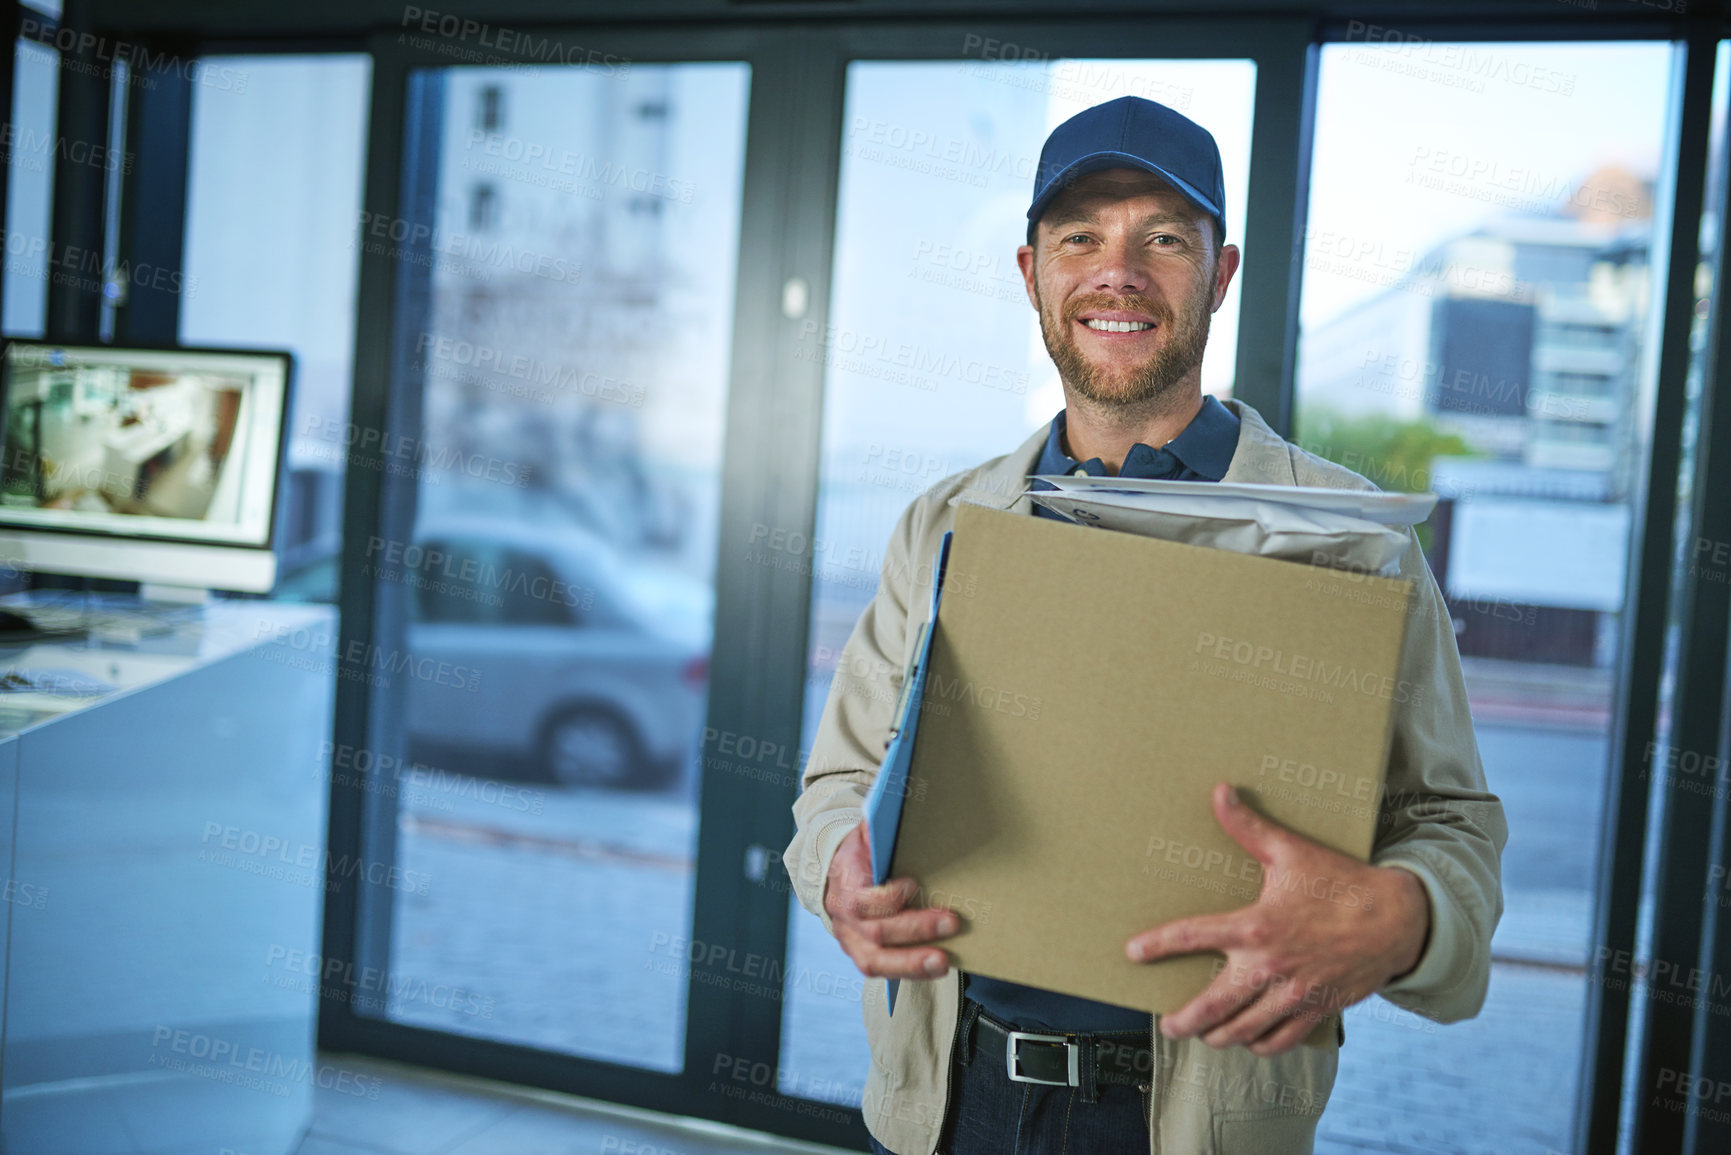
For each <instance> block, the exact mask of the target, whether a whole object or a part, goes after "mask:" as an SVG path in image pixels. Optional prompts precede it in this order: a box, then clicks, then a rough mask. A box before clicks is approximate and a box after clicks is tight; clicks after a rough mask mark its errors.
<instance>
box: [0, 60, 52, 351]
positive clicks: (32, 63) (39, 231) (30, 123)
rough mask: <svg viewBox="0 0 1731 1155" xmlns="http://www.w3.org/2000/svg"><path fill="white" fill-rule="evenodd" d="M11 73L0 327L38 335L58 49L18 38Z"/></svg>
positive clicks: (13, 333) (43, 322)
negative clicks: (3, 311) (3, 302)
mask: <svg viewBox="0 0 1731 1155" xmlns="http://www.w3.org/2000/svg"><path fill="white" fill-rule="evenodd" d="M14 51H15V57H14V60H13V69H14V71H13V73H12V124H11V130H12V140H11V142H10V145H9V147H8V148H7V149H6V166H7V169H8V172H7V176H6V243H5V246H4V253H5V272H4V276H5V297H6V302H5V313H4V316H0V332H4V333H5V335H6V336H8V337H40V336H42V334H43V331H44V329H45V328H46V326H47V324H48V263H49V262H48V256H49V251H48V228H49V219H50V217H51V216H52V214H53V211H54V158H55V157H56V156H58V155H59V152H58V150H57V149H56V148H55V139H56V138H55V124H56V115H57V110H56V101H57V100H58V98H59V93H60V54H59V53H58V52H56V51H54V50H53V49H52V48H44V47H43V46H42V45H40V44H32V43H30V42H29V41H26V40H20V41H18V43H17V47H16V48H15V50H14Z"/></svg>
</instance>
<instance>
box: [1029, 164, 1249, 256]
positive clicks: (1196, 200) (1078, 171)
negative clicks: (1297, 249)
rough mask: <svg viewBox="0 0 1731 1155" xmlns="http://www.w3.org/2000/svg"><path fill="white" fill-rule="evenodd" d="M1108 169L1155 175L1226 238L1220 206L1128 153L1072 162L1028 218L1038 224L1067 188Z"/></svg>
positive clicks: (1046, 189) (1036, 200)
mask: <svg viewBox="0 0 1731 1155" xmlns="http://www.w3.org/2000/svg"><path fill="white" fill-rule="evenodd" d="M1109 168H1138V169H1141V170H1142V171H1143V172H1146V173H1152V174H1153V175H1155V176H1157V177H1159V178H1160V179H1161V180H1163V181H1165V182H1166V183H1167V184H1169V185H1171V186H1172V187H1173V188H1175V189H1177V190H1178V191H1179V193H1181V194H1182V195H1183V197H1184V199H1185V200H1187V201H1189V202H1190V203H1191V204H1193V205H1195V206H1196V207H1197V208H1199V209H1201V210H1202V211H1203V212H1205V213H1207V214H1208V215H1209V216H1211V217H1213V218H1214V224H1215V227H1216V228H1217V229H1219V231H1220V236H1219V239H1220V240H1222V241H1224V240H1225V239H1226V214H1225V213H1223V212H1221V211H1220V206H1219V205H1217V204H1215V203H1214V202H1213V201H1211V200H1209V199H1208V198H1207V197H1206V196H1204V195H1203V194H1202V191H1201V190H1200V189H1198V188H1197V187H1196V186H1195V185H1193V184H1191V183H1190V182H1189V181H1187V180H1183V179H1182V178H1180V177H1176V176H1174V175H1172V174H1171V173H1170V172H1167V171H1166V170H1165V169H1163V168H1161V167H1160V166H1159V165H1157V164H1150V163H1149V162H1147V161H1145V160H1143V159H1142V158H1141V157H1139V156H1132V155H1131V154H1130V153H1127V152H1091V153H1089V154H1088V155H1087V156H1084V157H1081V158H1079V159H1077V160H1073V161H1071V162H1070V163H1069V164H1068V165H1066V166H1065V167H1064V168H1063V170H1062V171H1060V172H1059V173H1058V174H1057V175H1056V176H1054V177H1053V178H1052V179H1051V180H1049V181H1047V182H1046V184H1045V186H1044V187H1042V188H1041V189H1040V191H1039V192H1038V193H1036V194H1035V195H1034V203H1033V204H1031V205H1029V206H1028V219H1029V220H1031V221H1037V220H1039V219H1040V216H1041V214H1042V213H1044V212H1045V211H1046V206H1047V205H1049V204H1051V203H1052V201H1053V199H1054V198H1055V197H1056V196H1057V195H1058V194H1059V193H1061V192H1063V191H1064V190H1065V189H1067V188H1069V187H1070V186H1071V185H1072V184H1074V183H1075V182H1076V181H1077V179H1078V178H1080V177H1084V176H1086V175H1088V174H1089V173H1091V172H1101V171H1103V170H1105V169H1109Z"/></svg>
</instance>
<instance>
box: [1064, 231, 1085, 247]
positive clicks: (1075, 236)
mask: <svg viewBox="0 0 1731 1155" xmlns="http://www.w3.org/2000/svg"><path fill="white" fill-rule="evenodd" d="M1087 239H1088V234H1087V233H1071V234H1070V235H1069V236H1067V237H1065V238H1064V243H1065V244H1069V243H1070V242H1071V241H1086V240H1087Z"/></svg>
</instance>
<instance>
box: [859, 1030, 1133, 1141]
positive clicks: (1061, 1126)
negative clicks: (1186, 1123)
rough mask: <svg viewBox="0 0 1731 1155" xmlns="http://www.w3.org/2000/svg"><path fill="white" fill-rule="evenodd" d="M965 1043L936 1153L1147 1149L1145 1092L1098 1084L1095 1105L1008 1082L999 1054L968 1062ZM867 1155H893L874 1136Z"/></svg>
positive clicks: (1071, 1093)
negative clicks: (870, 1149) (870, 1151)
mask: <svg viewBox="0 0 1731 1155" xmlns="http://www.w3.org/2000/svg"><path fill="white" fill-rule="evenodd" d="M969 1049H970V1048H969V1047H968V1046H967V1044H966V1042H965V1040H964V1041H963V1042H962V1045H959V1046H957V1048H956V1055H955V1058H954V1059H953V1060H952V1069H951V1077H952V1083H951V1087H950V1107H949V1111H948V1112H947V1113H946V1114H945V1116H944V1129H943V1133H942V1136H941V1137H940V1139H939V1141H938V1151H939V1152H940V1153H941V1155H1094V1153H1096V1152H1098V1153H1101V1155H1117V1153H1119V1152H1125V1151H1130V1152H1134V1151H1144V1150H1146V1149H1147V1147H1148V1093H1147V1092H1146V1091H1143V1090H1141V1089H1140V1088H1139V1087H1127V1086H1121V1085H1119V1084H1110V1085H1105V1086H1101V1087H1099V1088H1098V1089H1097V1092H1096V1094H1097V1098H1096V1100H1095V1101H1094V1102H1092V1103H1089V1102H1084V1101H1083V1092H1082V1088H1080V1087H1054V1086H1049V1085H1046V1084H1042V1083H1018V1082H1012V1081H1011V1079H1010V1076H1009V1072H1008V1070H1007V1068H1006V1064H1005V1062H1004V1057H1003V1055H1002V1054H996V1055H992V1054H986V1053H984V1052H981V1053H980V1054H978V1055H974V1056H973V1057H972V1059H971V1061H967V1053H968V1050H969ZM871 1145H872V1152H873V1155H925V1152H911V1151H901V1152H893V1151H890V1150H889V1148H887V1147H885V1146H884V1145H883V1144H881V1143H879V1142H878V1141H877V1139H876V1138H873V1139H872V1141H871Z"/></svg>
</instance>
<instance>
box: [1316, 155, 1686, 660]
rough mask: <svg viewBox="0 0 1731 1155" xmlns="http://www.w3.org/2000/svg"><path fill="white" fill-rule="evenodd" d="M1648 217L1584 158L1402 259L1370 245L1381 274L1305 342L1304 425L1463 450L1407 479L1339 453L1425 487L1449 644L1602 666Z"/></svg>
mask: <svg viewBox="0 0 1731 1155" xmlns="http://www.w3.org/2000/svg"><path fill="white" fill-rule="evenodd" d="M1651 218H1652V189H1651V186H1650V184H1649V183H1648V182H1646V181H1643V180H1642V179H1641V178H1639V177H1637V176H1635V175H1633V174H1631V173H1629V172H1627V171H1626V170H1623V169H1620V168H1615V167H1608V168H1604V169H1601V170H1599V171H1598V172H1595V173H1594V174H1592V175H1591V176H1590V177H1588V178H1587V179H1586V180H1583V181H1581V182H1580V183H1579V184H1578V185H1576V186H1574V187H1573V189H1572V190H1571V192H1570V194H1569V196H1568V197H1567V198H1566V200H1565V201H1564V203H1563V205H1562V207H1561V208H1560V209H1559V210H1558V211H1557V212H1556V213H1554V214H1552V215H1548V216H1540V215H1511V216H1505V217H1501V218H1498V219H1495V220H1491V221H1487V222H1486V223H1485V224H1484V225H1482V226H1480V227H1479V228H1477V229H1475V230H1473V231H1472V232H1470V233H1467V234H1465V235H1462V236H1459V237H1454V238H1451V239H1449V240H1447V241H1445V242H1443V243H1442V244H1440V245H1438V246H1436V247H1435V248H1433V249H1431V250H1430V251H1429V252H1427V253H1425V254H1424V255H1423V256H1422V257H1418V258H1417V259H1412V260H1406V259H1403V257H1402V255H1401V254H1380V255H1379V256H1380V259H1381V260H1382V262H1383V263H1384V264H1386V265H1388V266H1390V267H1391V269H1392V272H1393V273H1394V274H1395V279H1394V281H1393V283H1392V284H1391V285H1390V286H1389V287H1388V288H1386V289H1384V290H1383V291H1382V292H1380V293H1378V294H1376V295H1375V296H1373V297H1371V298H1369V299H1368V300H1366V301H1364V302H1362V303H1361V304H1359V305H1357V306H1355V307H1352V308H1350V309H1348V310H1346V311H1345V312H1343V313H1341V314H1340V315H1338V316H1336V317H1334V318H1332V319H1331V320H1330V321H1328V322H1327V323H1326V324H1324V325H1321V326H1319V327H1317V328H1316V329H1315V330H1314V331H1313V332H1307V333H1306V334H1305V340H1304V342H1303V343H1302V346H1301V350H1302V352H1301V357H1300V362H1299V367H1298V378H1299V380H1298V389H1299V393H1300V395H1301V396H1303V397H1304V398H1305V399H1306V403H1305V408H1306V418H1307V422H1306V423H1307V425H1309V426H1310V427H1312V428H1315V427H1318V426H1319V425H1326V424H1327V423H1328V422H1330V421H1332V422H1336V423H1338V422H1339V421H1341V420H1345V421H1349V422H1350V421H1352V420H1355V419H1359V420H1362V419H1365V418H1385V419H1390V420H1392V421H1395V422H1401V423H1405V424H1407V425H1409V426H1411V425H1420V426H1423V427H1427V428H1428V429H1429V430H1431V431H1434V433H1435V434H1437V435H1441V436H1444V437H1447V436H1451V435H1452V436H1453V437H1454V438H1457V439H1458V443H1459V444H1461V445H1464V446H1465V447H1466V449H1467V455H1465V456H1461V457H1450V456H1445V457H1440V458H1437V459H1436V460H1435V461H1434V462H1433V463H1432V465H1431V466H1430V468H1429V469H1428V470H1426V471H1425V473H1424V474H1410V475H1408V474H1403V475H1400V476H1384V477H1379V476H1377V468H1376V465H1377V463H1376V462H1369V461H1366V462H1360V463H1358V464H1356V465H1355V463H1354V462H1353V461H1345V462H1344V463H1345V464H1348V465H1349V466H1354V467H1355V468H1359V469H1360V472H1365V473H1366V474H1367V475H1368V476H1370V477H1371V479H1372V480H1374V481H1378V482H1379V483H1380V484H1384V485H1385V486H1389V487H1392V488H1413V489H1424V488H1431V489H1434V490H1436V492H1438V493H1439V494H1440V495H1441V496H1442V497H1443V499H1444V500H1443V501H1442V502H1440V503H1439V509H1438V512H1437V513H1436V514H1435V515H1434V517H1433V520H1432V523H1431V525H1432V539H1431V543H1430V560H1431V565H1432V568H1433V570H1434V571H1435V572H1436V573H1437V575H1438V577H1439V580H1440V581H1441V582H1442V585H1443V589H1444V593H1445V595H1446V596H1447V597H1448V599H1449V602H1450V606H1451V609H1452V610H1453V612H1454V615H1455V621H1456V630H1457V634H1458V636H1459V641H1460V647H1461V652H1462V653H1463V654H1469V655H1476V656H1481V657H1497V658H1509V659H1515V660H1521V661H1538V662H1559V663H1566V664H1575V665H1603V664H1606V663H1608V662H1609V661H1610V658H1611V655H1612V654H1613V653H1614V652H1615V624H1616V619H1615V615H1616V613H1617V611H1618V609H1619V607H1620V606H1621V605H1622V598H1623V575H1624V571H1625V568H1626V564H1627V558H1626V549H1627V542H1628V540H1629V536H1628V530H1629V500H1630V493H1631V489H1632V487H1633V485H1634V482H1635V472H1634V471H1635V470H1636V468H1637V467H1638V465H1639V461H1640V454H1639V452H1638V448H1637V447H1638V446H1639V445H1640V444H1641V443H1642V440H1643V438H1644V432H1643V430H1642V429H1641V428H1640V427H1639V425H1638V424H1637V423H1636V422H1634V421H1631V420H1630V419H1629V415H1630V414H1632V413H1640V412H1645V411H1646V410H1647V409H1648V408H1649V406H1648V405H1647V404H1646V402H1645V399H1644V398H1642V397H1641V396H1640V395H1639V390H1640V385H1639V382H1640V380H1641V373H1640V364H1641V354H1642V350H1641V344H1640V333H1641V331H1642V329H1643V325H1644V321H1645V318H1646V315H1647V311H1648V308H1649V303H1650V302H1649V287H1648V286H1649V275H1648V268H1647V248H1648V243H1649V233H1650V230H1651ZM1319 419H1320V420H1319ZM1300 440H1301V442H1307V444H1306V448H1310V449H1312V450H1313V451H1315V452H1318V453H1321V454H1323V455H1324V456H1334V457H1336V458H1337V459H1338V458H1339V457H1340V454H1338V453H1334V452H1331V450H1332V449H1333V448H1334V447H1333V446H1330V445H1328V444H1325V443H1310V442H1317V441H1318V439H1317V438H1315V437H1310V438H1307V437H1306V436H1305V435H1304V432H1303V431H1301V435H1300ZM1321 440H1322V441H1324V442H1326V441H1327V440H1328V439H1327V438H1323V439H1321ZM1365 466H1369V468H1365ZM1535 536H1536V537H1538V538H1543V539H1545V540H1547V541H1551V542H1552V543H1553V547H1552V548H1547V549H1543V550H1534V549H1533V548H1532V542H1533V541H1534V540H1535ZM1589 573H1590V574H1593V575H1597V576H1596V577H1595V579H1594V581H1593V582H1592V583H1589V585H1590V586H1591V588H1588V585H1583V581H1584V580H1585V579H1584V578H1583V576H1582V575H1583V574H1589ZM1613 579H1614V580H1613ZM1601 587H1603V588H1601Z"/></svg>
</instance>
